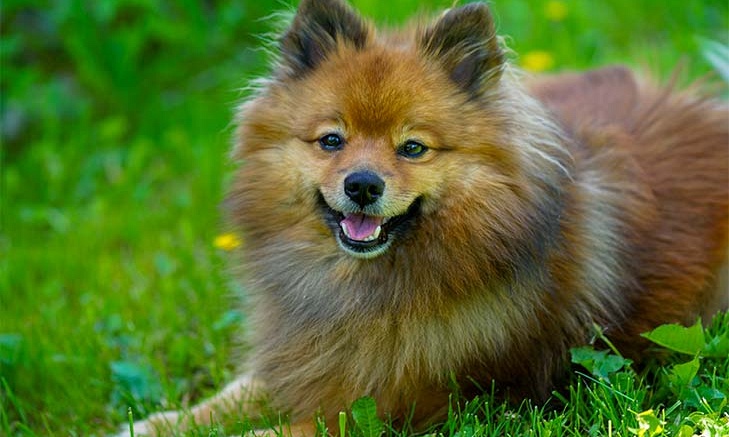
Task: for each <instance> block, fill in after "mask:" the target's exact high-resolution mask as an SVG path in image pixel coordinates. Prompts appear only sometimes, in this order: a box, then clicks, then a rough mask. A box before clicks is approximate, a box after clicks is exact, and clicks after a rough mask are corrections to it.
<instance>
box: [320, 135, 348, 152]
mask: <svg viewBox="0 0 729 437" xmlns="http://www.w3.org/2000/svg"><path fill="white" fill-rule="evenodd" d="M319 145H320V146H321V148H322V149H324V150H327V151H334V150H339V149H341V148H342V146H343V145H344V140H343V139H342V137H340V136H339V135H337V134H326V135H324V136H323V137H321V138H319Z"/></svg>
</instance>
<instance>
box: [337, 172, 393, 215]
mask: <svg viewBox="0 0 729 437" xmlns="http://www.w3.org/2000/svg"><path fill="white" fill-rule="evenodd" d="M344 192H345V193H346V194H347V196H348V197H349V198H350V199H352V201H354V202H355V203H356V204H357V205H359V206H360V207H362V208H364V207H365V206H367V205H369V204H372V203H375V202H376V201H377V199H379V198H380V197H382V193H384V192H385V181H383V180H382V179H381V178H380V177H379V176H377V175H376V174H375V173H372V172H371V171H358V172H356V173H352V174H350V175H349V176H347V177H346V178H345V179H344Z"/></svg>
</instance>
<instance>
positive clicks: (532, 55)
mask: <svg viewBox="0 0 729 437" xmlns="http://www.w3.org/2000/svg"><path fill="white" fill-rule="evenodd" d="M521 66H522V67H523V68H524V69H525V70H529V71H533V72H537V73H538V72H540V71H546V70H549V69H550V68H552V67H554V58H553V57H552V55H551V54H549V52H545V51H543V50H534V51H531V52H527V53H525V54H524V56H522V57H521Z"/></svg>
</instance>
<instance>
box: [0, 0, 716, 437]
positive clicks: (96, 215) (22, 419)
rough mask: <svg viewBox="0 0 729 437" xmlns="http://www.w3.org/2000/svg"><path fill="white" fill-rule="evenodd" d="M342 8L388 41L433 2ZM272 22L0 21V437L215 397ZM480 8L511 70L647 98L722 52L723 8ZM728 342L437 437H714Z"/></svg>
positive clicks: (481, 410) (668, 4) (70, 7)
mask: <svg viewBox="0 0 729 437" xmlns="http://www.w3.org/2000/svg"><path fill="white" fill-rule="evenodd" d="M353 3H354V4H355V5H356V6H357V7H358V8H359V9H360V10H361V11H363V13H364V14H365V15H368V16H371V17H375V18H376V19H377V20H378V21H379V22H380V23H391V24H394V23H401V22H403V21H404V20H405V18H406V17H408V16H409V15H411V14H412V13H413V12H415V11H435V10H438V9H439V8H442V7H445V6H448V5H450V4H451V0H431V1H427V2H423V1H416V0H402V1H399V2H397V3H393V2H378V1H375V0H358V1H353ZM285 7H286V3H285V2H282V1H273V0H263V1H242V0H238V1H225V0H210V1H195V0H184V1H178V2H175V1H167V0H105V1H96V2H93V1H81V0H57V1H53V2H43V1H40V0H25V1H22V0H5V1H3V2H2V3H0V19H1V20H2V21H1V22H0V85H1V87H2V88H1V94H0V109H1V114H0V115H1V117H0V140H1V141H2V149H1V151H0V164H1V173H0V208H1V209H0V402H1V404H0V435H8V436H14V435H31V436H32V435H44V436H45V435H64V436H65V435H79V436H81V435H94V434H96V435H101V434H104V433H106V432H109V431H111V430H113V429H115V428H116V427H117V426H118V425H119V424H121V423H123V422H124V421H126V420H127V413H128V408H129V407H130V406H131V411H132V413H133V414H134V416H135V417H142V416H144V415H146V414H148V413H149V412H151V411H155V410H157V409H159V408H162V407H178V406H180V405H185V404H188V403H192V402H194V401H196V400H200V399H201V398H202V397H205V396H207V395H210V394H212V393H213V392H214V391H215V390H216V388H219V387H221V386H222V385H223V384H224V383H225V382H227V381H229V380H231V379H232V377H233V375H234V372H235V368H234V364H235V360H234V357H235V356H236V354H238V353H244V351H239V350H238V348H237V346H236V338H237V332H239V329H240V326H243V327H245V314H242V313H240V312H238V311H236V310H235V309H234V308H235V301H236V295H238V294H241V293H243V294H244V293H245V290H241V289H240V287H239V286H237V285H236V284H235V283H234V282H233V281H232V280H230V278H229V276H228V275H227V273H226V270H227V263H229V259H230V258H231V257H230V252H229V249H230V248H231V246H234V245H235V244H232V245H231V244H225V241H224V240H223V241H221V239H220V238H219V237H220V236H221V235H225V234H227V232H228V231H229V229H227V228H226V225H225V223H224V220H223V219H222V215H221V211H220V208H219V203H220V201H221V199H222V197H223V193H224V190H225V186H226V180H227V179H228V176H229V175H230V172H231V170H232V168H233V167H232V165H231V164H230V163H229V162H228V161H227V159H226V154H227V150H228V148H229V144H230V137H231V134H232V127H231V123H230V120H231V116H232V111H233V108H234V107H235V105H236V103H237V102H239V101H240V100H241V99H242V98H244V97H245V94H246V91H245V87H246V85H247V83H248V81H249V80H250V79H251V78H255V77H256V76H260V75H262V74H265V72H266V69H267V67H266V62H265V54H264V53H263V52H262V51H261V50H260V46H261V42H260V40H259V36H260V35H262V34H265V33H267V32H270V31H271V29H272V27H273V26H272V21H273V19H271V18H267V17H270V16H271V14H272V13H273V12H275V11H277V10H280V9H281V8H285ZM493 9H494V11H495V14H496V16H497V21H498V23H499V29H500V32H501V33H502V34H504V35H507V36H508V38H507V40H506V41H507V43H508V45H509V46H510V47H511V48H512V49H513V50H514V52H515V53H514V55H513V60H514V62H516V63H519V64H522V65H523V66H524V67H526V68H529V69H531V70H535V71H559V70H566V69H578V68H587V67H593V66H598V65H604V64H608V63H625V64H628V65H633V66H637V67H641V68H643V69H646V70H648V71H651V72H653V73H654V74H655V75H656V76H658V77H662V78H665V77H669V76H670V75H671V72H672V71H673V69H674V68H675V66H676V65H678V64H682V65H683V66H684V68H683V70H682V74H683V78H684V79H683V80H684V82H687V81H689V80H691V79H696V78H700V77H704V76H705V75H706V74H707V73H709V72H711V71H713V70H714V67H713V66H712V63H711V62H709V61H708V60H707V59H709V58H710V57H711V56H710V55H709V54H708V52H711V51H712V49H711V47H715V45H713V44H712V43H710V42H707V41H715V42H718V43H720V44H723V45H724V47H726V45H727V44H729V4H728V3H727V2H726V1H724V0H716V1H695V0H667V1H664V2H654V1H649V0H642V1H631V0H615V1H587V0H565V1H538V0H528V1H517V0H510V1H506V0H496V1H494V2H493ZM228 243H230V242H228ZM243 245H245V242H243ZM728 322H729V318H724V319H719V318H717V319H716V320H715V323H714V328H713V329H712V330H711V331H710V332H708V333H706V334H705V336H703V334H701V335H702V338H703V340H704V341H703V342H700V343H701V344H700V345H699V346H697V347H696V348H695V349H690V350H689V351H685V350H684V351H683V353H680V352H681V351H678V352H674V353H668V352H667V355H668V358H667V359H666V360H665V361H663V362H661V363H656V364H655V366H653V367H652V368H650V369H648V370H647V371H646V370H640V371H636V370H633V369H632V368H631V367H630V366H629V364H628V363H626V362H624V361H621V359H620V357H619V356H618V355H616V354H615V353H613V352H611V353H610V354H607V355H606V354H604V353H598V352H594V351H589V350H588V351H582V352H583V353H584V354H586V355H583V356H582V358H583V360H582V362H583V363H584V364H585V366H582V367H581V366H576V373H575V376H574V378H573V380H572V386H571V387H570V388H569V389H567V390H566V391H565V392H564V393H562V394H558V395H557V394H556V395H555V398H554V400H553V402H551V403H550V404H549V405H547V406H532V405H530V404H528V403H525V404H523V405H521V406H518V405H517V406H513V405H506V404H500V403H498V402H494V401H493V400H492V399H491V398H490V394H489V392H488V391H487V392H486V393H485V394H484V397H483V398H482V399H479V400H477V401H474V402H470V403H466V402H455V401H454V406H453V414H452V417H451V419H449V421H448V422H447V423H446V424H445V425H444V426H443V427H442V429H439V430H438V431H441V432H443V433H446V434H450V435H455V434H456V433H458V435H461V436H463V435H505V434H507V433H510V434H512V435H522V434H529V433H531V434H533V435H575V436H577V435H633V434H634V435H639V436H644V435H645V436H649V435H661V433H663V434H664V435H676V434H679V433H683V434H680V435H686V436H689V435H692V434H693V433H697V434H700V433H701V432H704V431H706V430H712V429H715V430H716V433H717V434H712V435H729V423H728V420H729V419H728V417H729V416H728V415H727V414H728V411H729V410H728V407H727V396H729V394H728V392H729V383H728V382H727V379H726V375H728V374H729V358H727V356H726V354H722V353H721V351H722V350H723V349H721V347H722V346H721V345H722V344H724V343H729V339H728V338H727V335H729V334H728V331H729V328H727V324H729V323H728ZM243 329H244V328H243ZM693 332H694V333H695V331H693ZM681 335H683V334H681ZM687 335H688V334H687ZM713 343H717V344H719V346H711V344H713ZM668 346H669V349H677V347H675V345H674V346H672V345H670V344H669V345H668ZM585 357H586V358H585ZM611 357H612V358H611ZM695 357H698V358H695ZM578 358H579V356H578ZM577 361H580V360H579V359H577ZM603 362H609V363H612V364H611V365H612V367H610V366H608V367H607V368H605V367H602V363H603ZM596 363H597V364H596ZM579 369H582V370H581V371H579V373H583V374H584V376H581V375H579V374H578V370H579ZM565 401H566V403H565ZM356 425H359V427H358V426H356ZM246 426H247V424H245V423H243V424H242V423H238V422H236V421H235V420H231V423H230V424H228V426H227V427H226V430H227V431H228V432H240V430H241V429H243V428H245V427H246ZM641 427H643V428H641ZM722 427H723V431H722ZM364 428H366V427H364ZM347 429H348V430H349V431H355V432H360V433H361V432H362V429H363V427H362V424H351V425H349V427H348V428H347ZM641 429H643V430H641ZM217 432H218V428H217V427H214V428H212V429H205V430H202V431H201V434H200V435H208V434H210V435H216V434H215V433H217ZM388 432H389V433H392V434H394V433H395V431H392V430H388ZM652 432H655V434H652ZM722 432H723V433H724V434H721V433H722ZM707 435H708V434H707Z"/></svg>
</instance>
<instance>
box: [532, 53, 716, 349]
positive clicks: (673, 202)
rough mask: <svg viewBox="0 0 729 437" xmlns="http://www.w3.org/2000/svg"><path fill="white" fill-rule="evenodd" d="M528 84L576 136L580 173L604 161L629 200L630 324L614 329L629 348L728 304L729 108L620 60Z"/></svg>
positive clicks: (626, 214) (618, 190) (626, 208)
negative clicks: (662, 83) (660, 328)
mask: <svg viewBox="0 0 729 437" xmlns="http://www.w3.org/2000/svg"><path fill="white" fill-rule="evenodd" d="M531 88H532V92H533V93H534V95H535V96H536V97H537V98H538V99H539V100H541V101H542V102H543V103H544V104H545V105H546V106H547V107H548V108H549V109H550V110H551V111H552V112H553V114H554V115H555V117H556V118H557V119H558V120H559V121H560V123H561V124H562V126H563V128H564V129H565V130H566V131H567V133H568V134H569V136H570V137H571V138H572V139H573V140H574V143H573V146H572V147H573V153H574V156H575V159H576V161H577V162H576V166H577V168H578V169H579V170H578V172H577V174H578V177H584V175H585V174H589V173H590V172H591V171H592V167H593V166H596V165H598V164H596V163H597V162H599V166H600V168H601V171H602V172H603V173H604V172H605V171H608V172H610V173H613V174H614V176H615V179H616V184H615V185H614V186H613V187H614V188H615V191H616V192H615V193H614V194H615V196H621V197H623V198H624V199H625V202H626V203H625V204H623V205H622V207H623V209H624V211H623V214H622V216H623V218H624V219H625V220H626V223H628V225H629V227H630V228H628V229H626V233H627V236H628V237H629V240H630V243H631V244H630V246H629V247H626V248H625V249H624V250H627V251H629V253H627V254H626V255H628V259H629V261H630V262H629V264H630V265H628V266H627V267H628V269H629V271H631V272H632V276H633V278H632V279H633V280H634V284H633V285H632V286H631V287H629V288H632V289H633V294H632V295H631V296H630V303H631V305H629V306H628V308H630V309H629V310H628V313H627V314H626V320H625V323H624V324H623V326H621V327H620V329H619V330H617V332H614V333H613V336H614V337H615V338H616V339H617V340H618V342H619V343H620V344H621V345H622V347H623V348H624V349H625V352H630V350H629V349H631V348H632V347H634V346H635V339H636V338H637V337H638V334H639V333H641V332H645V331H647V330H650V329H651V328H653V327H655V326H656V325H658V324H661V323H667V322H676V323H683V324H690V323H693V322H694V321H695V320H692V319H691V318H692V317H696V316H699V315H701V316H704V317H705V318H707V317H708V316H710V315H711V314H713V312H715V311H716V310H717V309H721V308H724V309H725V308H727V304H728V302H729V290H727V288H726V287H727V284H726V282H725V281H723V280H721V278H719V276H721V274H722V273H721V270H722V264H724V263H725V262H726V257H727V238H728V237H727V229H728V226H727V222H728V220H729V218H728V215H729V111H727V108H726V106H725V105H723V104H720V103H718V102H717V101H714V100H710V99H706V98H702V97H698V93H696V92H694V90H692V91H691V92H676V90H674V89H673V88H674V87H673V86H666V87H663V88H660V87H656V86H653V85H651V84H649V83H642V82H639V81H638V80H637V79H636V78H635V76H634V75H633V73H632V72H631V71H630V70H627V69H625V68H621V67H613V68H605V69H601V70H595V71H591V72H588V73H585V74H563V75H559V76H555V77H551V78H548V79H544V80H541V81H538V82H535V83H533V84H532V87H531ZM606 162H607V163H608V165H607V166H606V165H605V164H606ZM611 165H612V168H611ZM621 182H624V185H623V184H621ZM631 199H632V200H631ZM636 199H641V201H640V202H637V201H635V200H636ZM618 202H620V200H618ZM631 228H632V229H631ZM724 269H725V266H724ZM717 288H718V292H717ZM696 290H702V292H700V293H697V292H696ZM705 321H706V320H705ZM621 339H624V340H625V341H620V340H621ZM628 339H629V340H628Z"/></svg>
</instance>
